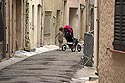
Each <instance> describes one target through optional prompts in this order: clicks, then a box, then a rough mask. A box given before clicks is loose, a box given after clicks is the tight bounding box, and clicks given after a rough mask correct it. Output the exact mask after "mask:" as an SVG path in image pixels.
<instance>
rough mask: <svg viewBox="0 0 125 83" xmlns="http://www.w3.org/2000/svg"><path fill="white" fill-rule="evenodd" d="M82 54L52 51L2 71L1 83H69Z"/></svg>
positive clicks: (0, 73) (0, 72) (0, 74)
mask: <svg viewBox="0 0 125 83" xmlns="http://www.w3.org/2000/svg"><path fill="white" fill-rule="evenodd" d="M81 55H82V52H71V51H70V50H66V51H65V52H64V51H50V52H45V53H41V54H38V55H34V56H32V57H29V58H27V59H25V60H24V61H21V62H18V63H16V64H14V65H11V66H9V67H6V68H4V69H2V70H0V83H69V82H70V80H71V78H72V77H73V74H74V72H75V69H76V65H78V63H79V61H80V57H81Z"/></svg>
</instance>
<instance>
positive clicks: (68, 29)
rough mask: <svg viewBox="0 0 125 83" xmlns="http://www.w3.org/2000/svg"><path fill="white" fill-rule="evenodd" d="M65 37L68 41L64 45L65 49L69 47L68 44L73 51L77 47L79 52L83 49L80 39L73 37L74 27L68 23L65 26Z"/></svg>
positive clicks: (63, 48)
mask: <svg viewBox="0 0 125 83" xmlns="http://www.w3.org/2000/svg"><path fill="white" fill-rule="evenodd" d="M64 37H65V39H66V41H67V44H64V45H62V50H63V51H65V50H66V49H67V45H68V47H69V48H70V49H71V50H72V52H75V51H76V49H77V51H78V52H80V51H81V46H80V45H79V44H78V43H79V41H78V39H76V38H74V37H73V29H72V28H71V27H70V26H68V25H66V26H64Z"/></svg>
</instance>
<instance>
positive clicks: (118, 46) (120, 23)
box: [113, 0, 125, 51]
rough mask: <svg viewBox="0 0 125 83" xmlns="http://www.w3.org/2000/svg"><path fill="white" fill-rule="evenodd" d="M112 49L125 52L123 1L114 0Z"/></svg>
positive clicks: (124, 5) (124, 9) (124, 4)
mask: <svg viewBox="0 0 125 83" xmlns="http://www.w3.org/2000/svg"><path fill="white" fill-rule="evenodd" d="M114 20H115V21H114V42H113V45H114V49H115V50H120V51H125V0H115V19H114Z"/></svg>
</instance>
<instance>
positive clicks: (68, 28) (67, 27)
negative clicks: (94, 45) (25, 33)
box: [64, 25, 73, 33]
mask: <svg viewBox="0 0 125 83" xmlns="http://www.w3.org/2000/svg"><path fill="white" fill-rule="evenodd" d="M64 29H67V30H69V31H70V32H71V33H72V32H73V31H72V29H71V27H70V26H68V25H65V26H64Z"/></svg>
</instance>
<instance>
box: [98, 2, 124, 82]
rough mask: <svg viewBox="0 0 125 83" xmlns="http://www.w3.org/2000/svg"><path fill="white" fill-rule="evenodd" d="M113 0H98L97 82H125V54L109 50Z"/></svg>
mask: <svg viewBox="0 0 125 83" xmlns="http://www.w3.org/2000/svg"><path fill="white" fill-rule="evenodd" d="M114 1H115V0H99V7H98V8H99V83H124V82H125V64H124V59H125V55H124V54H121V53H115V52H111V51H110V50H109V49H113V45H112V42H113V38H114V6H115V2H114Z"/></svg>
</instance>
